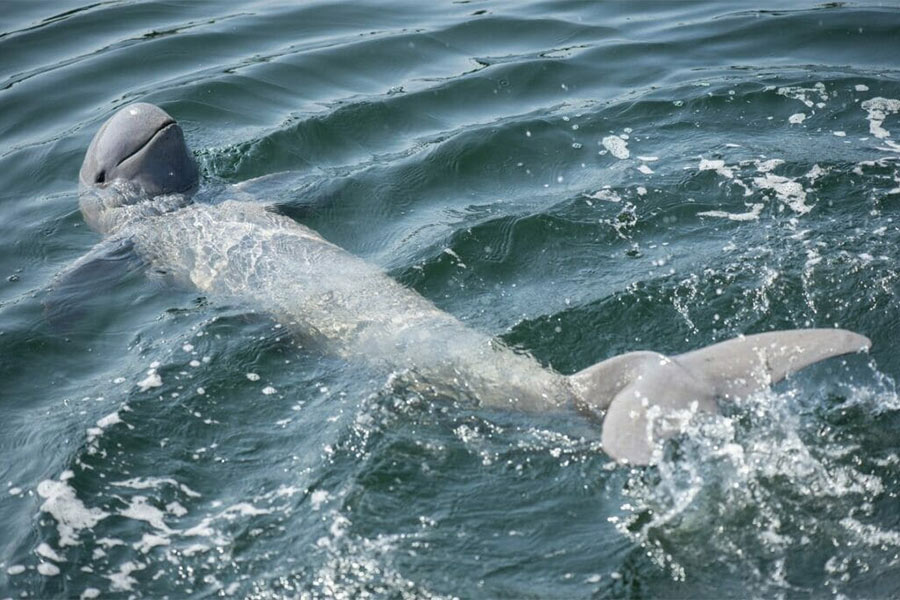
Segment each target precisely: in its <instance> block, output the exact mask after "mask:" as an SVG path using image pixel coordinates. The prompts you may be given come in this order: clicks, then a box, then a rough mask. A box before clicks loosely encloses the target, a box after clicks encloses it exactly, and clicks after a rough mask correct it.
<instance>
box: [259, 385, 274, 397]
mask: <svg viewBox="0 0 900 600" xmlns="http://www.w3.org/2000/svg"><path fill="white" fill-rule="evenodd" d="M276 392H278V390H276V389H275V388H273V387H272V386H271V385H267V386H266V387H264V388H263V389H262V393H263V394H265V395H266V396H271V395H272V394H274V393H276Z"/></svg>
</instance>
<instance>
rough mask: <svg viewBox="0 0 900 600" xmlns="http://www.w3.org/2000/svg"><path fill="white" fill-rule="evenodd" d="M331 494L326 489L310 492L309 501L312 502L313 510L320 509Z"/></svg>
mask: <svg viewBox="0 0 900 600" xmlns="http://www.w3.org/2000/svg"><path fill="white" fill-rule="evenodd" d="M330 496H331V494H329V493H328V492H327V491H325V490H316V491H314V492H313V493H312V494H310V496H309V501H310V502H311V503H312V508H313V510H319V509H320V508H321V507H322V505H323V504H324V503H325V502H327V501H328V498H329V497H330Z"/></svg>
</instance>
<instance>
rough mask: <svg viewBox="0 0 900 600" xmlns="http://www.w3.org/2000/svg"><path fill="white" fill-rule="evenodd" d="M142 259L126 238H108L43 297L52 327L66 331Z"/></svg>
mask: <svg viewBox="0 0 900 600" xmlns="http://www.w3.org/2000/svg"><path fill="white" fill-rule="evenodd" d="M142 266H143V262H142V261H141V260H140V259H139V258H138V256H137V255H136V254H135V253H134V244H133V243H132V241H131V239H128V238H110V239H108V240H104V241H103V242H101V243H100V244H98V245H97V246H95V247H94V248H93V249H92V250H91V251H90V252H88V253H87V254H85V255H84V256H82V257H81V258H79V259H78V260H77V261H75V262H74V263H73V264H72V265H71V266H69V268H67V269H66V270H64V271H62V272H61V273H60V274H59V275H57V276H56V277H55V278H54V280H53V282H52V283H51V284H50V289H49V290H48V292H47V295H46V297H45V298H44V301H43V304H44V315H45V316H46V318H47V321H48V322H49V323H50V325H51V326H52V327H54V328H55V329H57V330H59V331H61V332H63V333H68V332H70V331H72V329H73V328H74V327H75V324H76V323H77V322H78V321H79V320H80V319H81V317H82V316H84V315H85V314H86V313H87V312H88V311H90V310H91V309H92V306H93V305H95V304H102V303H103V302H104V298H105V296H104V291H107V290H109V289H111V288H112V287H113V286H114V285H116V284H117V283H118V282H119V281H121V280H122V279H123V278H124V277H125V276H126V275H127V274H128V273H130V272H132V271H134V270H136V269H138V268H141V267H142Z"/></svg>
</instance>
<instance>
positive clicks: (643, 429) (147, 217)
mask: <svg viewBox="0 0 900 600" xmlns="http://www.w3.org/2000/svg"><path fill="white" fill-rule="evenodd" d="M198 184H199V178H198V171H197V166H196V164H195V162H194V160H193V157H192V155H191V153H190V151H189V150H188V148H187V146H186V144H185V141H184V135H183V133H182V131H181V128H180V127H179V126H178V124H177V123H176V122H175V120H174V119H173V118H172V117H171V116H169V115H168V114H167V113H166V112H164V111H163V110H162V109H160V108H158V107H156V106H154V105H152V104H144V103H140V104H133V105H130V106H126V107H125V108H123V109H121V110H120V111H118V112H117V113H116V114H115V115H113V116H112V117H111V118H110V119H109V120H108V121H106V123H104V125H103V126H102V127H101V128H100V130H99V131H98V132H97V134H96V135H95V136H94V138H93V141H92V142H91V144H90V147H89V148H88V150H87V154H86V156H85V158H84V163H83V165H82V167H81V172H80V205H81V210H82V213H83V215H84V219H85V221H87V223H88V224H89V225H90V226H91V227H92V228H94V229H95V230H96V231H98V232H100V233H102V234H103V235H104V236H106V238H107V239H106V240H105V241H104V242H103V244H102V246H101V247H99V248H98V250H96V251H95V252H93V253H91V254H90V255H88V256H87V257H85V258H84V259H82V260H81V261H79V263H77V264H76V266H75V267H74V270H75V271H76V272H78V271H79V269H93V270H94V271H96V270H97V269H98V268H99V269H101V270H102V269H103V268H105V267H104V265H109V264H110V263H109V259H107V261H106V262H104V260H100V259H103V257H104V256H107V255H109V253H110V249H112V250H114V252H112V256H118V257H119V258H121V257H123V256H127V257H132V258H134V259H136V260H140V261H141V262H142V263H144V264H145V265H147V267H148V268H150V269H152V271H153V272H156V273H159V272H162V273H165V274H167V275H168V276H169V277H171V278H173V279H174V280H176V281H178V282H180V284H182V285H185V286H188V287H191V288H195V289H197V290H199V291H201V292H203V293H207V294H211V295H214V296H217V297H221V298H228V299H236V300H238V301H239V302H241V303H245V304H246V305H248V306H252V307H254V308H255V309H262V310H264V311H267V312H269V313H271V314H272V315H273V316H274V317H275V318H277V319H278V320H279V321H281V322H283V323H285V324H287V325H290V326H292V327H294V328H295V329H296V330H297V331H298V334H302V335H304V336H313V337H314V338H315V339H318V340H320V341H321V342H322V343H323V346H324V347H325V348H327V349H328V351H329V352H333V353H335V354H337V355H340V356H343V357H346V358H347V359H350V360H360V361H366V362H368V363H370V364H373V365H375V366H379V367H383V368H384V369H385V370H386V371H388V372H391V373H395V374H400V377H403V378H406V380H407V381H409V382H411V383H412V384H414V385H415V386H417V388H418V389H422V390H425V391H427V392H428V393H433V394H435V395H439V396H450V397H454V398H466V399H472V400H475V401H476V402H478V403H480V404H481V405H489V406H509V407H510V408H518V409H523V410H550V409H557V410H558V409H563V410H566V409H569V410H571V409H574V410H578V411H581V412H583V413H586V414H588V415H590V416H593V417H596V418H597V419H601V418H602V420H603V421H602V434H601V435H602V443H603V448H604V450H605V451H606V452H607V453H608V454H609V455H611V456H612V457H613V458H615V459H617V460H619V461H624V462H629V463H631V464H647V463H648V462H650V461H651V460H652V458H653V455H654V452H653V450H654V448H655V447H657V445H658V442H659V440H661V439H663V438H665V437H667V436H669V435H671V434H672V433H673V432H674V431H677V430H678V427H679V424H680V423H681V422H682V421H681V420H682V419H684V418H685V416H686V415H690V414H692V413H693V412H694V411H697V410H700V411H710V412H714V411H715V410H716V408H717V402H718V401H719V400H721V399H724V398H729V397H735V396H741V395H745V394H750V393H753V392H755V391H758V390H761V389H763V388H765V387H766V386H768V385H770V384H773V383H776V382H778V381H780V380H782V379H784V378H785V377H787V376H788V375H789V374H791V373H793V372H795V371H797V370H798V369H802V368H803V367H805V366H807V365H810V364H812V363H815V362H818V361H820V360H823V359H825V358H829V357H832V356H837V355H840V354H845V353H849V352H856V351H861V350H867V349H868V348H869V346H870V342H869V340H868V339H867V338H866V337H864V336H862V335H859V334H856V333H853V332H850V331H846V330H841V329H803V330H792V331H773V332H770V333H762V334H758V335H750V336H746V337H740V338H737V339H733V340H730V341H726V342H722V343H718V344H714V345H712V346H708V347H706V348H701V349H699V350H694V351H692V352H687V353H685V354H679V355H677V356H663V355H662V354H658V353H656V352H645V351H644V352H631V353H628V354H623V355H620V356H616V357H613V358H610V359H608V360H606V361H603V362H601V363H599V364H596V365H594V366H591V367H588V368H586V369H584V370H583V371H580V372H578V373H575V374H574V375H569V376H566V375H562V374H560V373H557V372H555V371H553V370H551V369H548V368H545V367H543V366H541V365H540V364H539V363H538V362H537V361H536V360H535V359H533V358H532V357H530V356H527V355H523V354H521V353H516V352H514V351H512V350H511V349H510V348H507V347H506V346H504V344H503V343H502V342H499V341H497V340H496V339H492V338H491V337H490V336H488V335H485V334H483V333H480V332H478V331H476V330H474V329H472V328H470V327H467V326H466V325H464V324H463V323H461V322H460V321H459V320H457V319H456V318H454V317H453V316H452V315H449V314H447V313H445V312H442V311H441V310H438V309H437V308H436V307H435V306H434V305H433V304H432V303H431V302H430V301H428V300H427V299H425V298H423V297H422V296H420V295H419V294H417V293H415V292H414V291H412V290H410V289H408V288H406V287H404V286H402V285H400V284H399V283H397V282H396V281H394V280H393V279H391V278H390V277H388V276H387V275H386V274H385V273H384V272H382V271H381V270H380V269H378V268H376V267H374V266H372V265H370V264H368V263H366V262H365V261H363V260H361V259H359V258H357V257H355V256H352V255H351V254H349V253H348V252H346V251H344V250H342V249H341V248H339V247H337V246H335V245H334V244H332V243H330V242H328V241H327V240H325V239H323V238H322V237H321V236H320V235H319V234H318V233H316V232H315V231H313V230H311V229H309V228H307V227H304V226H303V225H301V224H299V223H297V222H295V221H294V220H292V219H290V218H288V217H286V216H283V215H280V214H277V213H275V212H273V211H272V210H270V209H268V208H266V207H264V206H261V205H260V204H258V203H251V202H239V201H235V200H229V201H225V202H222V203H219V204H215V205H212V204H204V203H199V202H193V201H192V196H193V193H194V191H195V190H196V189H197V187H198ZM105 253H106V254H105ZM130 259H131V258H129V260H130ZM98 265H99V267H98Z"/></svg>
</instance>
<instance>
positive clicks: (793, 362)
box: [570, 329, 871, 465]
mask: <svg viewBox="0 0 900 600" xmlns="http://www.w3.org/2000/svg"><path fill="white" fill-rule="evenodd" d="M870 346H871V342H870V341H869V339H868V338H866V337H865V336H862V335H859V334H857V333H853V332H851V331H847V330H843V329H797V330H786V331H773V332H769V333H761V334H757V335H750V336H744V337H739V338H735V339H732V340H728V341H725V342H721V343H718V344H713V345H711V346H707V347H705V348H700V349H699V350H694V351H692V352H687V353H685V354H679V355H677V356H673V357H667V356H664V355H662V354H657V353H655V352H631V353H628V354H623V355H621V356H616V357H614V358H611V359H609V360H606V361H603V362H601V363H598V364H596V365H594V366H592V367H588V368H587V369H584V370H583V371H579V372H578V373H575V374H574V375H572V376H571V377H570V382H571V385H572V387H573V389H574V390H575V392H576V393H577V394H578V396H579V397H580V398H581V399H582V401H583V405H584V407H585V408H587V409H588V410H593V411H596V410H603V409H606V416H605V418H604V420H603V434H602V437H603V448H604V450H605V451H606V452H607V453H608V454H609V455H610V456H612V457H613V458H615V459H616V460H618V461H625V462H629V463H631V464H638V465H645V464H649V463H650V462H651V459H652V455H653V449H654V448H655V447H656V446H657V445H658V443H659V442H660V441H661V440H663V439H665V438H667V437H669V436H671V435H673V434H675V433H676V432H677V431H679V430H680V428H681V425H682V424H683V423H684V422H685V421H686V420H687V419H689V418H690V416H691V415H692V414H693V413H694V412H696V411H705V412H713V413H714V412H716V411H717V402H716V401H717V400H718V399H720V398H733V397H743V396H746V395H748V394H752V393H753V392H756V391H759V390H762V389H764V388H766V387H768V386H769V385H772V384H775V383H778V382H779V381H781V380H783V379H784V378H786V377H788V376H789V375H790V374H792V373H795V372H797V371H799V370H800V369H802V368H804V367H807V366H809V365H811V364H814V363H816V362H819V361H821V360H825V359H826V358H831V357H834V356H840V355H842V354H848V353H851V352H859V351H865V350H868V349H869V347H870Z"/></svg>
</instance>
